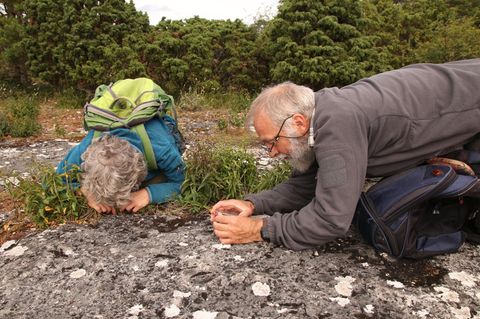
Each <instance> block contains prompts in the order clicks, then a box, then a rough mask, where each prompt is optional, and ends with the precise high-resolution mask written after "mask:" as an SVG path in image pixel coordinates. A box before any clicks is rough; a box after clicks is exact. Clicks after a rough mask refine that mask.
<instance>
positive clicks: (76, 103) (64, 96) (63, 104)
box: [56, 88, 87, 109]
mask: <svg viewBox="0 0 480 319" xmlns="http://www.w3.org/2000/svg"><path fill="white" fill-rule="evenodd" d="M56 100H57V107H58V108H60V109H78V108H82V107H83V106H84V105H85V102H86V101H87V98H86V97H85V96H84V93H83V92H79V91H78V90H74V89H72V88H69V89H66V90H64V91H63V92H61V93H60V94H57V95H56Z"/></svg>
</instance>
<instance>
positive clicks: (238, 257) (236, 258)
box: [233, 255, 245, 261]
mask: <svg viewBox="0 0 480 319" xmlns="http://www.w3.org/2000/svg"><path fill="white" fill-rule="evenodd" d="M233 259H235V261H245V258H243V257H242V256H238V255H237V256H235V257H233Z"/></svg>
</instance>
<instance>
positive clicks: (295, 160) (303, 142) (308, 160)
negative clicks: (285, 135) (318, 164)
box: [288, 136, 315, 173]
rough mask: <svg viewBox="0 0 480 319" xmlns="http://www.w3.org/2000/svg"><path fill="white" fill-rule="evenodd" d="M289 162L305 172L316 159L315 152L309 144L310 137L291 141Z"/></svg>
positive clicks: (301, 171)
mask: <svg viewBox="0 0 480 319" xmlns="http://www.w3.org/2000/svg"><path fill="white" fill-rule="evenodd" d="M288 157H289V159H288V160H289V162H290V164H291V165H292V166H293V168H294V169H295V170H297V171H299V172H300V173H303V172H305V171H306V170H307V169H308V168H309V167H310V166H311V165H312V163H313V162H314V161H315V152H314V151H313V149H312V148H310V146H308V137H307V136H305V137H302V138H298V139H292V140H291V141H290V153H289V156H288Z"/></svg>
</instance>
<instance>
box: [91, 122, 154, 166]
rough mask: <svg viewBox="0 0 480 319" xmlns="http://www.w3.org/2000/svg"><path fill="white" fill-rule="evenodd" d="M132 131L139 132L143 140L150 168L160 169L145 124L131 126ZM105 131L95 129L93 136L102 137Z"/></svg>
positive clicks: (146, 159)
mask: <svg viewBox="0 0 480 319" xmlns="http://www.w3.org/2000/svg"><path fill="white" fill-rule="evenodd" d="M131 130H132V131H134V132H135V133H137V134H138V136H139V137H140V140H141V141H142V145H143V152H144V156H145V161H146V162H147V167H148V169H150V170H156V169H158V166H157V161H156V159H155V153H154V152H153V147H152V143H151V142H150V138H149V137H148V134H147V131H146V130H145V126H144V125H143V124H139V125H136V126H134V127H132V128H131ZM102 133H103V132H100V131H97V130H94V132H93V138H97V137H100V135H101V134H102Z"/></svg>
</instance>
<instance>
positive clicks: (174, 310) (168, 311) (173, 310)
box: [163, 304, 180, 318]
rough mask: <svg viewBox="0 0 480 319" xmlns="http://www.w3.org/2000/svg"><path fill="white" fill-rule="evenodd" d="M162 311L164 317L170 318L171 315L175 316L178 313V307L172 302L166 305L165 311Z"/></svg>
mask: <svg viewBox="0 0 480 319" xmlns="http://www.w3.org/2000/svg"><path fill="white" fill-rule="evenodd" d="M163 313H164V315H165V317H167V318H172V317H176V316H178V315H179V314H180V309H179V308H178V307H177V306H176V305H174V304H172V305H170V306H168V307H166V308H165V311H164V312H163Z"/></svg>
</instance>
